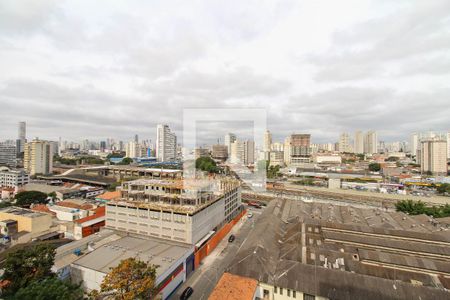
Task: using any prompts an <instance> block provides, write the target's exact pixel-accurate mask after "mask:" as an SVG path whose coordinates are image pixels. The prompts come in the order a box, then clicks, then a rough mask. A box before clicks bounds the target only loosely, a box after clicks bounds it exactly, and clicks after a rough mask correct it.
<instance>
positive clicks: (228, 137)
mask: <svg viewBox="0 0 450 300" xmlns="http://www.w3.org/2000/svg"><path fill="white" fill-rule="evenodd" d="M235 141H236V135H235V134H234V133H227V134H225V139H224V145H225V146H227V149H228V155H231V144H232V143H234V142H235Z"/></svg>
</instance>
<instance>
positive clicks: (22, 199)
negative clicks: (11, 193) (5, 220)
mask: <svg viewBox="0 0 450 300" xmlns="http://www.w3.org/2000/svg"><path fill="white" fill-rule="evenodd" d="M14 198H15V199H16V205H17V206H22V207H24V206H25V207H29V206H30V205H31V204H46V203H48V200H47V194H46V193H42V192H39V191H24V192H19V193H17V194H16V196H15V197H14Z"/></svg>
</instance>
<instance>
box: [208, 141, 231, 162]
mask: <svg viewBox="0 0 450 300" xmlns="http://www.w3.org/2000/svg"><path fill="white" fill-rule="evenodd" d="M211 156H212V158H214V159H220V160H226V159H227V158H228V147H227V146H226V145H220V144H217V145H213V146H212V153H211Z"/></svg>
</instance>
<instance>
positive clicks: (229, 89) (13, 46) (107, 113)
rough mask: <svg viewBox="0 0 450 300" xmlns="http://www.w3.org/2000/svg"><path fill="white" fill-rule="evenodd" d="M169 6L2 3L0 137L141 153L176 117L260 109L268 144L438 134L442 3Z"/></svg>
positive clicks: (443, 116)
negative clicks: (119, 146) (105, 142)
mask: <svg viewBox="0 0 450 300" xmlns="http://www.w3.org/2000/svg"><path fill="white" fill-rule="evenodd" d="M170 2H171V1H168V2H167V3H166V2H164V3H158V4H157V5H154V4H145V3H142V2H140V3H139V4H137V2H127V4H126V5H122V4H121V3H119V2H113V4H111V5H108V6H107V7H101V9H99V7H98V6H97V5H99V4H95V3H92V2H87V1H86V2H83V1H81V2H77V3H76V4H75V3H74V2H61V1H39V2H34V3H33V5H29V6H27V5H26V4H25V3H26V2H20V3H19V2H17V1H4V2H2V3H1V4H0V5H1V6H0V10H1V11H3V12H4V14H3V17H2V18H1V21H0V22H1V23H0V25H1V26H0V57H2V58H1V59H0V67H1V68H2V69H3V70H8V72H2V74H0V105H1V107H2V112H3V114H2V121H1V124H2V126H0V137H1V138H2V139H10V138H15V136H16V134H15V133H16V130H17V129H16V124H17V122H19V121H21V120H26V121H27V123H28V124H29V128H30V130H29V135H28V136H31V137H35V136H39V137H42V138H47V139H57V138H58V137H60V136H61V137H64V138H65V139H68V140H74V139H77V138H78V137H85V138H89V139H100V138H103V137H104V138H106V137H108V136H114V137H117V138H119V139H122V140H127V139H128V137H129V136H132V135H134V134H139V136H143V137H144V136H147V132H149V134H148V137H152V140H153V139H155V138H156V136H153V134H154V133H153V128H154V127H156V125H157V124H158V123H167V124H171V127H172V128H173V131H174V132H178V133H179V132H181V130H182V128H181V120H180V117H179V116H180V115H181V114H182V110H183V108H240V107H245V108H248V107H257V108H265V109H267V111H268V120H267V124H268V128H269V129H270V130H271V131H272V132H273V133H274V139H276V140H280V139H281V138H282V137H285V136H287V135H289V134H290V133H292V132H307V133H311V134H312V136H313V137H314V138H315V139H316V140H317V141H318V142H320V141H329V140H331V139H333V140H334V139H335V137H338V136H339V134H340V133H342V132H352V131H353V130H363V131H367V130H375V131H377V132H378V133H379V135H380V136H383V137H385V138H384V140H386V141H392V140H399V139H401V138H402V137H405V138H406V137H407V136H408V135H409V134H410V133H412V132H415V131H427V130H435V131H448V130H449V128H450V120H449V118H448V115H449V114H450V107H449V106H448V98H449V96H450V90H449V89H448V82H449V72H450V62H449V60H448V55H447V54H446V53H448V50H449V47H450V45H449V44H448V43H445V42H444V41H447V40H449V39H450V37H449V33H448V31H447V30H446V28H448V18H447V15H448V13H447V12H448V11H449V9H450V7H449V6H450V4H449V3H448V1H426V2H423V1H395V3H392V2H379V1H339V3H336V2H329V3H326V2H320V1H319V2H320V3H316V2H314V3H312V2H310V3H307V2H296V1H282V2H278V3H276V4H275V3H272V2H270V1H267V2H264V3H259V2H258V4H257V6H258V10H254V9H253V7H254V6H255V5H256V3H252V2H248V3H245V4H242V3H241V5H239V6H235V5H232V4H222V5H217V4H209V3H200V2H199V3H196V4H187V3H182V2H176V3H170ZM174 4H176V5H174ZM145 5H148V6H149V7H142V6H145ZM174 6H176V7H177V8H176V9H172V8H173V7H174ZM138 7H139V9H137V8H138ZM169 7H170V8H171V9H170V11H171V14H165V13H164V12H165V11H166V10H168V9H169ZM324 7H326V8H327V9H323V8H324ZM86 12H90V13H86ZM93 12H95V13H93ZM321 20H326V22H322V21H321ZM398 20H401V21H398ZM118 24H120V26H118ZM295 37H296V38H295ZM31 49H33V50H32V51H31ZM419 62H420V63H419ZM430 99H432V101H433V105H429V101H430ZM19 112H20V113H19ZM119 123H120V126H118V125H117V124H119ZM206 129H207V130H209V132H211V135H212V133H214V132H215V131H216V130H217V128H214V126H210V127H208V128H206ZM230 131H235V130H230ZM222 135H223V133H222V132H217V134H214V138H217V136H222Z"/></svg>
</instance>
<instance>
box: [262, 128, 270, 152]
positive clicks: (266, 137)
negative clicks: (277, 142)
mask: <svg viewBox="0 0 450 300" xmlns="http://www.w3.org/2000/svg"><path fill="white" fill-rule="evenodd" d="M271 145H272V133H270V131H269V130H266V132H265V133H264V147H263V151H264V152H267V151H270V146H271Z"/></svg>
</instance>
